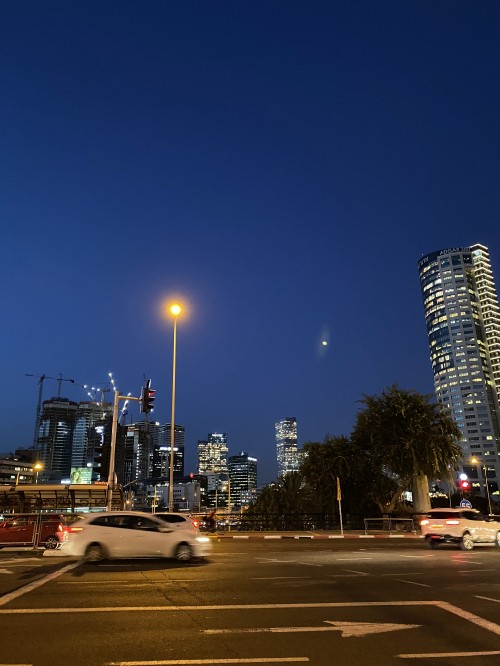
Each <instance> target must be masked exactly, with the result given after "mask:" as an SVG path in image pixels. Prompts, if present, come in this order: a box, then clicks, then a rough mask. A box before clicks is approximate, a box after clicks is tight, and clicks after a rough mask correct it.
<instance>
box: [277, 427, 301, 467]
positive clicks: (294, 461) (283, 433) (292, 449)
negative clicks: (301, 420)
mask: <svg viewBox="0 0 500 666" xmlns="http://www.w3.org/2000/svg"><path fill="white" fill-rule="evenodd" d="M275 430H276V457H277V459H278V475H279V476H284V475H285V474H289V473H290V472H297V471H298V469H299V455H298V450H297V419H296V418H295V416H287V417H286V418H285V419H282V420H281V421H278V422H277V423H276V424H275Z"/></svg>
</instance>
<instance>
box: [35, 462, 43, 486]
mask: <svg viewBox="0 0 500 666" xmlns="http://www.w3.org/2000/svg"><path fill="white" fill-rule="evenodd" d="M33 469H34V470H35V471H36V477H35V483H38V473H39V472H40V470H42V469H43V465H42V463H39V462H37V463H35V464H34V465H33Z"/></svg>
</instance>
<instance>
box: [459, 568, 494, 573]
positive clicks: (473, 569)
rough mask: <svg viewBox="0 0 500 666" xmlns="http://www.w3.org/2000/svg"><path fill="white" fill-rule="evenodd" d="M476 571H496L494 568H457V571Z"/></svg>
mask: <svg viewBox="0 0 500 666" xmlns="http://www.w3.org/2000/svg"><path fill="white" fill-rule="evenodd" d="M476 571H496V569H459V570H458V573H473V572H476Z"/></svg>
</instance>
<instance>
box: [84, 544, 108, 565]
mask: <svg viewBox="0 0 500 666" xmlns="http://www.w3.org/2000/svg"><path fill="white" fill-rule="evenodd" d="M105 557H106V554H105V552H104V550H103V548H102V546H101V545H99V544H98V543H91V544H90V546H87V550H86V551H85V555H84V556H83V559H84V560H85V562H89V563H90V564H96V563H97V562H102V560H104V559H105Z"/></svg>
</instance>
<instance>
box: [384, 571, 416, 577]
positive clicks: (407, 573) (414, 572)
mask: <svg viewBox="0 0 500 666" xmlns="http://www.w3.org/2000/svg"><path fill="white" fill-rule="evenodd" d="M404 573H405V576H423V575H424V572H423V571H412V572H406V571H405V572H404ZM379 575H380V576H401V571H398V572H397V573H387V574H379Z"/></svg>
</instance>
